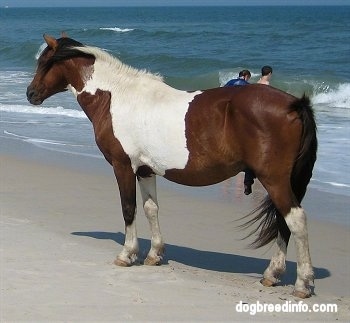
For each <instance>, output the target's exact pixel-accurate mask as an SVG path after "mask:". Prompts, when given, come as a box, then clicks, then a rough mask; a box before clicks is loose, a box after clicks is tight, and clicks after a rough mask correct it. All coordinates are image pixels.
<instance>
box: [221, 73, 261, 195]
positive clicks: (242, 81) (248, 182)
mask: <svg viewBox="0 0 350 323" xmlns="http://www.w3.org/2000/svg"><path fill="white" fill-rule="evenodd" d="M250 77H251V73H250V72H249V71H248V70H243V71H240V72H239V74H238V78H236V79H233V80H230V81H228V82H227V83H226V84H225V85H224V86H225V87H226V86H238V85H247V84H249V83H248V80H249V79H250ZM254 178H255V174H254V172H253V171H252V170H251V169H249V168H246V169H245V170H244V194H245V195H249V194H250V193H251V192H252V185H253V184H254Z"/></svg>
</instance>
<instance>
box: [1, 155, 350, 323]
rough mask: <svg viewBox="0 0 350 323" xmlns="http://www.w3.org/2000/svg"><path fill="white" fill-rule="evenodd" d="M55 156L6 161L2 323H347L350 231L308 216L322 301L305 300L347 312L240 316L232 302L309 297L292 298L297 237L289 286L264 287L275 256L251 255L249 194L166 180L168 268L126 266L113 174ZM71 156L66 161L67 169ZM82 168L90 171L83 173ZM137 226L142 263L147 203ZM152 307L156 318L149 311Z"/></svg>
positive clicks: (321, 202)
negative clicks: (242, 226) (121, 260)
mask: <svg viewBox="0 0 350 323" xmlns="http://www.w3.org/2000/svg"><path fill="white" fill-rule="evenodd" d="M36 150H37V149H34V151H33V152H34V153H35V152H36ZM46 153H47V152H46ZM54 156H55V154H52V156H51V157H48V158H52V160H51V161H50V160H41V161H39V160H38V159H37V158H39V159H40V156H38V155H36V157H35V158H34V159H32V160H30V158H27V159H23V158H21V157H20V156H13V155H12V156H11V154H4V153H1V154H0V165H1V169H0V170H1V172H0V175H1V178H0V180H1V196H2V198H1V205H2V206H1V235H0V236H1V245H0V246H1V248H0V250H1V259H2V261H1V268H0V272H1V276H2V277H1V304H2V306H1V311H0V314H1V316H0V318H1V320H4V321H13V320H15V321H26V320H34V321H35V320H43V321H52V320H69V321H79V320H84V319H89V320H94V321H110V320H113V321H118V320H120V321H135V320H136V321H156V320H163V321H164V320H167V321H179V320H187V321H201V320H216V321H232V320H244V319H258V320H268V321H271V320H275V319H276V320H280V319H281V318H282V317H285V318H289V319H292V320H293V319H295V320H296V319H298V320H326V321H327V320H330V321H332V320H334V319H335V318H337V319H338V320H344V321H345V320H348V319H349V318H350V315H349V312H348V309H349V306H350V278H349V268H350V265H349V259H350V257H349V250H348V246H349V242H350V231H349V228H348V227H346V226H341V225H337V224H332V223H329V222H324V221H318V220H315V219H314V218H311V217H309V222H308V224H309V226H308V227H309V239H310V249H311V257H312V260H313V265H314V270H315V276H316V279H315V285H316V287H315V294H316V295H314V296H313V297H311V298H310V299H307V300H304V302H305V303H306V304H309V305H310V306H311V305H312V304H320V303H322V304H323V303H324V304H326V303H334V304H337V305H338V313H336V314H335V313H332V314H331V313H306V314H305V313H259V314H257V315H256V316H254V317H253V316H251V315H249V314H248V313H237V311H236V309H235V306H236V305H237V304H238V303H239V302H240V301H243V302H245V303H249V304H253V303H254V302H257V301H260V302H261V303H262V302H263V303H272V304H282V303H284V302H288V301H290V302H292V303H297V302H298V301H300V300H299V299H295V298H294V297H292V296H291V292H292V289H293V286H292V285H293V284H294V280H295V275H296V262H295V261H296V259H295V250H294V241H291V243H290V246H289V249H288V255H287V272H286V274H285V275H284V276H283V277H282V280H281V283H280V284H279V285H278V286H276V287H273V288H265V287H263V286H262V285H261V284H260V283H259V280H260V277H261V274H262V272H263V271H264V269H265V267H266V266H267V264H268V262H269V259H270V257H271V255H272V253H273V251H274V250H275V249H274V247H273V246H272V247H271V246H268V247H267V248H262V249H258V250H251V249H248V248H247V245H248V244H249V242H250V240H249V239H248V240H243V241H242V240H241V239H242V238H243V237H244V236H245V234H247V233H248V232H247V231H238V230H237V224H239V223H237V221H236V220H237V219H238V218H240V217H242V216H243V215H245V214H247V213H248V212H249V211H250V210H251V207H250V206H251V205H249V203H247V202H244V201H247V199H245V200H244V201H243V202H242V203H232V202H228V201H220V200H215V199H212V198H206V197H204V198H203V197H202V196H200V194H198V195H196V194H194V195H189V194H187V191H183V190H181V189H179V188H176V187H179V185H176V186H172V185H170V186H168V185H162V183H160V185H158V195H159V203H160V216H159V217H160V226H161V230H162V234H163V237H164V239H165V243H166V255H165V259H164V264H163V265H162V266H159V267H148V266H143V265H136V266H133V267H130V268H120V267H116V266H114V265H113V260H114V259H115V256H116V255H117V253H118V252H120V251H121V248H122V244H123V241H124V223H123V219H122V215H121V208H120V200H119V196H118V189H117V185H116V183H115V180H114V177H113V174H112V170H111V169H110V167H109V166H108V165H107V163H106V162H105V161H104V160H101V161H102V163H100V160H98V161H97V164H99V165H100V166H101V168H100V169H97V170H96V172H91V171H90V170H89V167H90V168H93V167H94V166H93V165H91V164H89V162H88V161H84V162H82V163H81V164H75V165H73V164H74V163H73V164H72V165H71V167H67V165H66V164H65V162H63V163H62V161H61V160H56V159H55V158H54ZM74 158H75V156H74V157H73V158H72V156H69V158H68V159H67V160H66V162H69V161H70V162H72V160H74ZM80 159H81V158H80ZM95 162H96V161H95ZM95 162H92V163H93V164H94V163H95ZM84 163H87V165H85V166H87V168H84V167H83V166H82V168H79V165H82V164H84ZM103 165H105V166H103ZM95 166H96V165H95ZM312 194H315V196H312V199H310V201H308V202H305V204H309V205H307V206H305V208H306V211H307V212H308V213H310V212H311V209H312V208H314V209H315V210H318V211H322V210H324V209H325V208H326V207H325V204H327V203H326V202H327V201H326V200H325V198H324V196H323V195H322V196H318V194H317V192H314V193H312ZM326 195H327V194H326ZM327 196H328V199H329V198H331V199H332V200H333V198H334V197H332V196H330V195H327ZM348 204H349V202H348ZM179 206H181V208H180V207H179ZM342 207H344V208H346V207H347V206H346V205H343V206H342ZM188 215H191V216H188ZM213 215H214V216H213ZM219 216H220V217H219ZM137 226H138V234H139V241H140V255H141V257H140V258H141V260H142V258H143V257H144V256H145V254H146V253H147V250H148V248H149V243H150V242H149V238H150V232H149V225H148V223H147V221H146V219H145V217H144V216H143V212H142V208H141V204H140V199H139V197H138V216H137ZM33 294H35V295H36V297H35V298H33V297H32V296H33ZM18 306H20V307H21V311H18V310H17V308H18ZM152 306H153V307H152ZM154 306H157V311H154V310H152V308H154Z"/></svg>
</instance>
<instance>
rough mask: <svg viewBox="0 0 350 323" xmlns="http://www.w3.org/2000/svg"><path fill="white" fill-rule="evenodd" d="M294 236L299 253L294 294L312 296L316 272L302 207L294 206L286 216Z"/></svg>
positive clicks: (297, 252)
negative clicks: (311, 287) (311, 286)
mask: <svg viewBox="0 0 350 323" xmlns="http://www.w3.org/2000/svg"><path fill="white" fill-rule="evenodd" d="M285 220H286V223H287V225H288V227H289V229H290V231H291V232H292V235H293V237H294V241H295V246H296V254H297V279H296V282H295V288H294V292H293V295H294V296H297V297H300V298H307V297H310V296H311V290H310V285H313V283H314V272H313V268H312V264H311V257H310V251H309V239H308V232H307V223H306V214H305V212H304V209H303V208H301V207H293V208H291V210H290V212H289V213H288V214H287V215H286V217H285Z"/></svg>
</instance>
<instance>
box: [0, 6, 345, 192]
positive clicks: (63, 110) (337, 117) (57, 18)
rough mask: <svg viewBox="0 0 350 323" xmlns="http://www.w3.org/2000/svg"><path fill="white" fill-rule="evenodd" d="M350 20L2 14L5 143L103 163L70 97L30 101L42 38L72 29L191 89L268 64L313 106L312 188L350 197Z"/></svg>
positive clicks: (195, 11)
mask: <svg viewBox="0 0 350 323" xmlns="http://www.w3.org/2000/svg"><path fill="white" fill-rule="evenodd" d="M349 20H350V6H345V7H171V8H170V7H169V8H166V7H156V8H150V7H148V8H52V9H51V8H42V9H38V8H31V9H15V8H0V21H1V28H0V114H1V115H0V116H1V118H0V143H1V140H4V138H6V140H14V141H21V142H24V143H26V144H27V145H35V146H36V147H39V148H40V149H43V150H53V151H56V152H60V153H62V154H74V155H80V156H81V158H102V155H101V154H100V152H99V150H98V149H97V148H96V145H95V143H94V136H93V131H92V127H91V124H90V122H89V121H88V119H87V118H86V117H85V115H84V113H83V112H82V111H81V110H80V107H79V106H78V104H77V103H76V100H75V98H74V96H73V95H72V94H71V93H69V92H66V93H61V94H59V95H56V96H53V97H52V98H50V99H48V100H47V101H45V102H44V103H43V104H42V106H40V107H34V106H31V105H30V104H29V103H28V102H27V99H26V95H25V93H26V87H27V86H28V84H29V83H30V81H31V79H32V77H33V73H34V71H35V66H36V59H37V57H38V55H39V54H40V52H41V50H42V49H43V47H44V46H45V45H44V44H43V38H42V35H43V33H48V34H51V35H53V36H56V37H59V35H60V32H61V31H65V32H66V33H68V35H69V36H70V37H71V38H74V39H76V40H78V41H80V42H82V43H85V44H88V45H93V46H98V47H101V48H103V49H105V50H107V51H108V52H110V53H111V54H113V55H115V56H117V57H118V58H119V59H121V60H122V61H123V62H124V63H126V64H129V65H132V66H134V67H136V68H140V69H147V70H149V71H152V72H154V73H158V74H161V75H163V76H164V78H165V81H166V82H167V83H169V84H170V85H172V86H174V87H176V88H179V89H184V90H195V89H206V88H211V87H217V86H221V85H223V84H224V83H225V82H226V81H228V80H229V79H230V78H233V77H236V76H237V73H238V72H239V71H240V70H241V69H243V68H247V69H249V70H250V71H251V72H252V74H253V77H252V79H251V82H252V83H254V82H256V81H257V80H258V77H259V73H260V68H261V67H262V66H263V65H271V66H272V67H273V69H274V73H273V77H272V81H271V85H272V86H274V87H277V88H279V89H282V90H284V91H287V92H289V93H291V94H293V95H296V96H301V95H302V94H303V93H306V94H307V95H309V96H310V98H311V99H312V102H313V106H314V109H315V113H316V118H317V123H318V138H319V152H318V159H317V162H316V165H315V170H314V176H313V178H312V181H311V184H310V185H311V186H312V187H314V188H316V189H318V190H322V191H325V192H331V193H335V194H343V195H346V196H350V172H349V170H350V167H349V166H350V130H349V129H350V64H349V58H350V47H349V44H350V33H349V30H348V22H349ZM0 152H1V147H0Z"/></svg>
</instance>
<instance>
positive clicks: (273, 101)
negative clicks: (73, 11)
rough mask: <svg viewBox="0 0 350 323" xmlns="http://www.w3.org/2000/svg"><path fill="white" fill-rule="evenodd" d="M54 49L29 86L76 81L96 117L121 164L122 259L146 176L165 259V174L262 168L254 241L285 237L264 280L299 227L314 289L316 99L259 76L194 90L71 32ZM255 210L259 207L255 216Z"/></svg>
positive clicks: (57, 86)
mask: <svg viewBox="0 0 350 323" xmlns="http://www.w3.org/2000/svg"><path fill="white" fill-rule="evenodd" d="M44 39H45V41H46V43H47V47H46V49H45V50H44V51H43V52H42V54H41V56H40V57H39V59H38V66H37V70H36V74H35V76H34V79H33V80H32V82H31V84H30V85H29V86H28V89H27V98H28V100H29V102H30V103H32V104H34V105H40V104H41V103H42V102H43V101H44V100H45V99H47V98H48V97H50V96H52V95H54V94H55V93H58V92H62V91H65V90H67V89H70V90H71V91H72V92H73V93H74V95H75V96H76V98H77V100H78V102H79V104H80V106H81V107H82V109H83V110H84V112H85V113H86V115H87V117H88V118H89V119H90V120H91V122H92V124H93V128H94V132H95V138H96V143H97V145H98V147H99V149H100V150H101V152H102V153H103V155H104V157H105V158H106V160H107V161H108V162H109V163H110V164H111V165H112V166H113V170H114V174H115V177H116V179H117V183H118V186H119V191H120V198H121V205H122V212H123V217H124V221H125V243H124V246H123V249H122V251H121V252H120V254H119V255H118V256H117V259H116V260H115V264H117V265H120V266H129V265H131V264H132V263H133V262H134V261H135V260H136V258H137V253H138V240H137V232H136V225H135V222H136V221H135V214H136V180H137V181H138V183H139V185H140V189H141V194H142V199H143V207H144V212H145V214H146V217H147V219H148V221H149V223H150V227H151V232H152V237H151V248H150V250H149V252H148V255H147V258H146V259H145V260H144V263H145V264H147V265H157V264H160V263H161V260H162V254H163V248H164V242H163V238H162V235H161V232H160V228H159V222H158V202H157V193H156V175H159V176H163V177H165V178H166V179H168V180H170V181H173V182H176V183H179V184H182V185H189V186H204V185H211V184H215V183H218V182H221V181H223V180H225V179H227V178H230V177H232V176H235V175H236V174H237V173H238V172H240V171H242V170H244V169H246V168H247V167H248V168H250V169H252V170H253V171H254V173H255V174H256V177H257V178H258V179H259V181H260V182H261V183H262V185H263V186H264V187H265V189H266V191H267V192H268V196H267V197H266V199H265V200H264V201H263V202H262V204H261V206H260V207H259V208H257V209H256V210H255V211H253V212H252V213H251V215H252V216H254V217H253V218H252V219H250V220H249V221H248V222H247V225H251V224H256V227H255V230H253V231H252V234H255V233H256V236H257V237H256V239H255V241H254V242H253V243H252V245H253V246H254V247H261V246H264V245H266V244H268V243H270V242H272V241H274V240H276V241H277V249H278V250H277V252H276V254H274V255H273V257H272V259H271V262H270V264H269V266H268V267H267V269H266V270H265V272H264V275H263V279H262V280H261V283H262V284H263V285H264V286H272V285H275V284H276V283H277V282H278V279H279V276H280V275H281V274H282V273H283V272H284V271H285V258H286V252H287V246H288V241H289V238H290V235H291V233H292V235H293V236H294V239H295V244H296V253H297V279H296V283H295V289H294V292H293V294H294V295H295V296H298V297H301V298H305V297H309V296H310V295H311V288H310V286H311V283H313V276H314V275H313V268H312V265H311V258H310V253H309V244H308V233H307V225H306V214H305V212H304V210H303V208H302V207H301V205H300V203H301V200H302V199H303V197H304V195H305V192H306V188H307V185H308V183H309V181H310V178H311V176H312V170H313V167H314V163H315V161H316V151H317V138H316V124H315V120H314V113H313V110H312V108H311V106H310V101H309V99H308V98H307V97H305V96H303V97H302V98H296V97H294V96H292V95H289V94H287V93H285V92H282V91H280V90H277V89H275V88H273V87H270V86H266V85H261V84H252V85H246V86H244V87H224V88H215V89H208V90H203V91H195V92H191V93H190V92H186V91H180V90H177V89H174V88H172V87H170V86H169V85H167V84H166V83H164V81H163V79H162V78H161V77H160V76H159V75H154V74H151V73H149V72H147V71H144V70H137V69H135V68H133V67H130V66H127V65H125V64H123V63H122V62H121V61H120V60H118V59H116V58H114V57H113V56H111V55H109V54H108V53H106V52H105V51H103V50H101V49H98V48H96V47H91V46H85V45H83V44H81V43H80V42H77V41H75V40H73V39H70V38H68V37H67V36H66V35H63V36H62V37H61V38H59V39H55V38H54V37H51V36H48V35H44ZM253 213H254V215H253Z"/></svg>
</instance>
